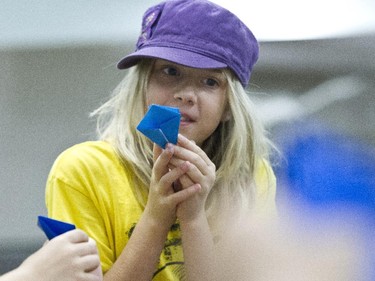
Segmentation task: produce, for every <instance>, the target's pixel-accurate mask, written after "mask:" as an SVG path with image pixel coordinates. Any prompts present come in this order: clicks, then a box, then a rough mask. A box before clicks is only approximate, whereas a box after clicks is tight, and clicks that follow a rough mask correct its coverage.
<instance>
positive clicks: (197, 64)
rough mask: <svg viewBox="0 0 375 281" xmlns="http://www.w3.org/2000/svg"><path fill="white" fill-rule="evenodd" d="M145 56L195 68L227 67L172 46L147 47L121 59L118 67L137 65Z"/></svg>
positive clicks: (221, 63) (124, 67)
mask: <svg viewBox="0 0 375 281" xmlns="http://www.w3.org/2000/svg"><path fill="white" fill-rule="evenodd" d="M143 58H154V59H164V60H168V61H171V62H174V63H177V64H182V65H185V66H189V67H194V68H225V67H227V65H226V64H225V63H223V62H220V61H217V60H215V59H212V58H209V57H207V56H204V55H201V54H197V53H195V52H191V51H187V50H182V49H178V48H170V47H145V48H143V49H140V50H138V51H136V52H134V53H132V54H130V55H128V56H126V57H124V58H123V59H121V60H120V61H119V62H118V64H117V68H119V69H126V68H129V67H131V66H134V65H136V64H137V63H138V62H139V60H141V59H143Z"/></svg>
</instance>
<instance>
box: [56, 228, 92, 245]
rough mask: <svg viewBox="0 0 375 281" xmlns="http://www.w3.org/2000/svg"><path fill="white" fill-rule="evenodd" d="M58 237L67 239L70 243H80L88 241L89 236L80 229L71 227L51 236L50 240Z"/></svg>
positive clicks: (58, 238)
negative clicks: (53, 236) (71, 228)
mask: <svg viewBox="0 0 375 281" xmlns="http://www.w3.org/2000/svg"><path fill="white" fill-rule="evenodd" d="M60 239H67V240H68V241H69V242H71V243H82V242H87V241H89V236H88V235H87V234H86V232H84V231H83V230H81V229H73V230H70V231H67V232H65V233H63V234H61V235H59V236H57V237H55V238H53V239H52V240H60ZM52 240H51V241H52Z"/></svg>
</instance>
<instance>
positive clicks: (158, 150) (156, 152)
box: [153, 143, 163, 163]
mask: <svg viewBox="0 0 375 281" xmlns="http://www.w3.org/2000/svg"><path fill="white" fill-rule="evenodd" d="M162 152H163V149H162V148H161V147H160V146H158V145H157V144H155V143H154V146H153V158H154V163H155V162H156V159H158V157H159V156H160V154H161V153H162Z"/></svg>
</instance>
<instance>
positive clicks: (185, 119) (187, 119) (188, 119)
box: [181, 113, 195, 124]
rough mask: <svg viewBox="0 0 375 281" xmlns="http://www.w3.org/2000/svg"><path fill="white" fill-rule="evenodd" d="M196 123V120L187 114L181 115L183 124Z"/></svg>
mask: <svg viewBox="0 0 375 281" xmlns="http://www.w3.org/2000/svg"><path fill="white" fill-rule="evenodd" d="M192 122H195V120H194V118H193V117H191V116H190V115H188V114H186V113H181V124H189V123H192Z"/></svg>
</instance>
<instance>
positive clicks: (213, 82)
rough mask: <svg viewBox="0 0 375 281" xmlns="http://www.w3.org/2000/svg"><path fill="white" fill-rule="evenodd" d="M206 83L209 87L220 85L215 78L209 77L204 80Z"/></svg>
mask: <svg viewBox="0 0 375 281" xmlns="http://www.w3.org/2000/svg"><path fill="white" fill-rule="evenodd" d="M203 82H204V84H206V85H207V86H209V87H218V86H219V82H218V81H217V80H215V79H213V78H207V79H204V80H203Z"/></svg>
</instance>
